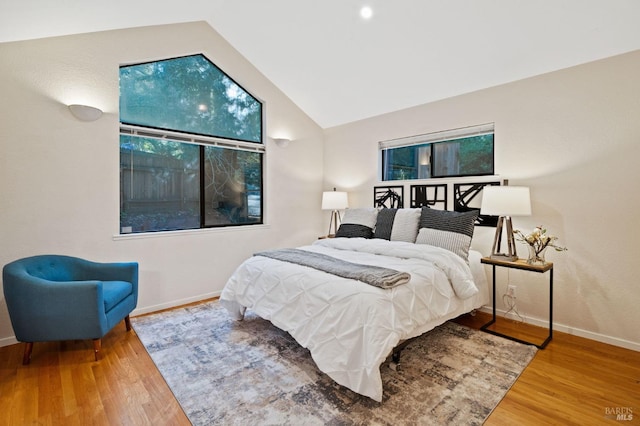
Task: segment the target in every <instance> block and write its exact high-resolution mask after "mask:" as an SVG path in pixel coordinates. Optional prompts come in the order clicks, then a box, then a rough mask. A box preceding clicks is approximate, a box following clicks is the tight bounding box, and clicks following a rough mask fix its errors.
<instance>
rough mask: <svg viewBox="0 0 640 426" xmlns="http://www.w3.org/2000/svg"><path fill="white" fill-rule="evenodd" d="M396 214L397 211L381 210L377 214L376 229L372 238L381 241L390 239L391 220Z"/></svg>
mask: <svg viewBox="0 0 640 426" xmlns="http://www.w3.org/2000/svg"><path fill="white" fill-rule="evenodd" d="M397 212H398V209H382V210H380V211H379V212H378V217H377V219H376V229H375V232H374V234H373V237H374V238H382V239H383V240H390V239H391V231H392V230H393V220H394V219H395V217H396V213H397Z"/></svg>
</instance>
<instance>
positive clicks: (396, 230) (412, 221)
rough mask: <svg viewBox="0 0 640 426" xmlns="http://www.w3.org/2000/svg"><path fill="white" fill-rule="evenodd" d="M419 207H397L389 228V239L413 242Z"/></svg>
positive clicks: (415, 235)
mask: <svg viewBox="0 0 640 426" xmlns="http://www.w3.org/2000/svg"><path fill="white" fill-rule="evenodd" d="M420 213H421V209H419V208H418V209H398V211H397V212H396V216H395V218H394V219H393V227H392V228H391V238H390V240H391V241H406V242H408V243H414V242H415V241H416V237H417V236H418V225H419V223H420Z"/></svg>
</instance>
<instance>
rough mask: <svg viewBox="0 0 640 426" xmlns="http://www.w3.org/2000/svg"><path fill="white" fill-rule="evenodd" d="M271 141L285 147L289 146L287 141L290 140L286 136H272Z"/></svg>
mask: <svg viewBox="0 0 640 426" xmlns="http://www.w3.org/2000/svg"><path fill="white" fill-rule="evenodd" d="M273 141H274V142H275V143H276V145H278V146H279V147H280V148H286V147H288V146H289V142H291V141H290V140H289V139H286V138H273Z"/></svg>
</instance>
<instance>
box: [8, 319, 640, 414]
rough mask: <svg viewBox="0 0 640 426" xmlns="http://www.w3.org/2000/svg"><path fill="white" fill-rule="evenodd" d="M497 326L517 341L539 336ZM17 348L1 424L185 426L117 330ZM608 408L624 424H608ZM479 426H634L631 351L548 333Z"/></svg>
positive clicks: (637, 368)
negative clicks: (27, 357)
mask: <svg viewBox="0 0 640 426" xmlns="http://www.w3.org/2000/svg"><path fill="white" fill-rule="evenodd" d="M487 320H488V316H487V315H486V314H484V313H478V314H477V315H476V316H475V317H472V316H470V315H465V316H463V317H461V318H459V319H458V320H457V322H459V323H462V324H466V325H468V326H470V327H474V328H479V327H480V325H481V324H483V323H485V322H486V321H487ZM504 326H505V327H507V328H509V330H510V331H509V333H511V332H513V333H515V334H517V333H521V335H520V337H523V338H524V337H525V336H530V335H537V334H540V332H539V330H536V328H535V327H531V326H528V325H522V324H516V323H513V322H511V324H509V322H507V323H505V324H504ZM501 327H502V324H501ZM507 328H505V329H503V331H505V330H507ZM542 335H544V332H542ZM22 351H23V345H22V344H18V345H11V346H7V347H3V348H0V425H189V424H190V423H189V421H188V419H187V418H186V416H185V415H184V413H183V411H182V409H181V407H180V405H179V404H178V402H177V401H176V399H175V398H174V396H173V394H172V393H171V391H170V389H169V388H168V386H167V385H166V383H165V382H164V379H163V378H162V376H161V375H160V373H159V372H158V370H157V369H156V367H155V365H154V364H153V361H151V358H150V357H149V355H148V354H147V352H146V351H145V349H144V347H143V346H142V344H141V343H140V340H139V339H138V337H137V336H136V334H135V331H131V332H129V333H127V332H126V331H125V327H124V323H122V324H119V325H118V326H116V327H115V328H114V329H113V330H112V331H111V332H110V333H109V334H107V336H105V338H104V339H103V344H102V358H101V360H100V361H98V362H95V361H94V360H93V352H92V344H91V341H82V342H64V343H39V344H38V343H36V344H35V345H34V348H33V356H32V361H31V365H28V366H23V365H22ZM616 409H618V411H626V413H627V414H631V416H632V419H631V420H621V419H619V420H616V415H615V410H616ZM629 410H631V413H629ZM627 418H628V417H627ZM486 424H487V425H542V424H562V425H571V424H575V425H599V424H604V425H606V424H624V425H626V424H640V352H635V351H631V350H626V349H622V348H618V347H615V346H610V345H606V344H603V343H598V342H594V341H591V340H587V339H583V338H580V337H575V336H571V335H567V334H563V333H558V332H554V339H553V340H552V341H551V342H550V343H549V345H548V346H547V348H546V349H545V350H540V351H538V354H537V355H536V357H535V358H534V360H533V361H532V363H531V364H530V365H529V367H527V369H526V370H525V371H524V372H523V374H522V375H521V376H520V378H519V379H518V381H517V382H516V384H515V385H514V386H513V387H512V388H511V390H510V391H509V393H508V394H507V395H506V397H505V398H504V399H503V400H502V401H501V402H500V404H499V405H498V407H497V408H496V409H495V410H494V412H493V413H492V414H491V416H490V417H489V419H488V420H487V422H486Z"/></svg>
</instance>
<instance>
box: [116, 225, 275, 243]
mask: <svg viewBox="0 0 640 426" xmlns="http://www.w3.org/2000/svg"><path fill="white" fill-rule="evenodd" d="M269 228H271V225H267V224H262V225H243V226H224V227H220V228H201V229H185V230H182V231H157V232H140V233H132V234H117V235H114V236H113V238H112V239H113V241H123V240H139V239H146V238H166V237H183V236H190V235H206V234H218V233H222V232H245V231H255V230H263V229H269Z"/></svg>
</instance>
